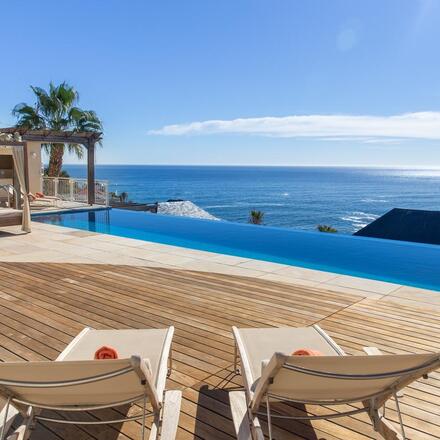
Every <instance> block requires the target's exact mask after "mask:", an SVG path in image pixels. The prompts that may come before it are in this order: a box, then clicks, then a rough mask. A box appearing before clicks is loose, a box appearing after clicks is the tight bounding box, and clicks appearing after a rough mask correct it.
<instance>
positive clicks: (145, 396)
mask: <svg viewBox="0 0 440 440" xmlns="http://www.w3.org/2000/svg"><path fill="white" fill-rule="evenodd" d="M146 411H147V394H146V393H144V400H143V403H142V427H141V439H142V440H145V412H146Z"/></svg>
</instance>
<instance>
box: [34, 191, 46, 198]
mask: <svg viewBox="0 0 440 440" xmlns="http://www.w3.org/2000/svg"><path fill="white" fill-rule="evenodd" d="M35 195H36V196H37V197H39V198H40V199H41V198H43V197H44V194H43V193H40V192H36V193H35Z"/></svg>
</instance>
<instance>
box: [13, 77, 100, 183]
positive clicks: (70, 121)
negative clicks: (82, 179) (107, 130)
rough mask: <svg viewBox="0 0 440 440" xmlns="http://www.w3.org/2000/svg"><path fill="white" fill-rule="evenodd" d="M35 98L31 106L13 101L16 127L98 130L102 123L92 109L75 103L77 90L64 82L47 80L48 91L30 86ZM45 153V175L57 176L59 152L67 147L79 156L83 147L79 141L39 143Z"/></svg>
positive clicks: (59, 164)
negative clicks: (47, 160) (47, 162)
mask: <svg viewBox="0 0 440 440" xmlns="http://www.w3.org/2000/svg"><path fill="white" fill-rule="evenodd" d="M31 89H32V91H33V92H34V94H35V96H36V98H37V101H36V103H35V104H34V105H33V106H31V105H28V104H26V103H21V104H17V105H16V106H15V107H14V109H13V110H12V114H13V115H14V116H15V117H16V118H17V124H16V125H17V127H23V128H28V129H34V130H44V129H49V130H55V131H63V130H67V131H95V132H99V131H101V130H102V123H101V121H100V119H99V118H98V116H97V115H96V113H95V112H94V111H92V110H83V109H81V108H79V107H77V106H76V104H77V103H78V100H79V95H78V92H77V91H76V90H75V88H74V87H72V86H70V85H69V84H67V83H66V82H62V83H61V84H60V85H58V86H55V85H54V84H53V83H50V84H49V91H46V90H44V89H43V88H41V87H34V86H31ZM43 148H44V149H45V150H46V152H47V154H48V155H49V167H48V173H47V174H48V175H49V176H51V177H58V176H60V174H61V169H62V166H63V156H64V153H65V150H66V148H67V150H68V152H69V153H74V154H76V156H77V157H78V158H79V159H81V158H82V157H83V156H84V149H83V146H82V145H79V144H67V145H65V144H58V143H56V144H43Z"/></svg>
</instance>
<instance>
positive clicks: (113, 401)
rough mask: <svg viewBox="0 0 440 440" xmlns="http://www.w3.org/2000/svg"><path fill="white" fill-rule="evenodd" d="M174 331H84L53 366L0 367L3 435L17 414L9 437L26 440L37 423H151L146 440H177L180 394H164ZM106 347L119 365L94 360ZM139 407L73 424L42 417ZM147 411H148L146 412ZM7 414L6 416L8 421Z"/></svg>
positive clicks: (17, 364)
mask: <svg viewBox="0 0 440 440" xmlns="http://www.w3.org/2000/svg"><path fill="white" fill-rule="evenodd" d="M173 333H174V328H173V327H170V328H168V329H149V330H131V329H129V330H93V329H89V328H87V329H84V330H83V331H82V332H81V333H80V334H79V335H78V336H77V337H76V338H75V339H74V340H73V341H72V342H71V343H70V344H69V345H68V347H67V348H66V349H65V350H64V351H63V353H62V354H61V355H60V356H59V357H58V358H57V360H56V361H55V362H52V361H47V362H46V361H44V362H5V363H0V395H1V396H2V398H3V399H4V400H5V401H6V406H5V408H4V409H3V412H2V418H1V419H0V423H3V425H4V429H3V431H2V434H1V435H2V436H4V435H6V430H7V428H9V427H10V425H11V423H12V418H13V417H14V416H15V415H16V414H17V412H20V413H21V415H22V416H23V417H24V421H23V423H22V425H21V426H20V427H19V428H18V429H17V430H16V431H15V433H14V434H13V435H15V436H16V437H13V438H20V439H26V438H27V437H28V436H29V433H30V429H31V427H32V426H33V424H34V423H35V421H38V420H44V421H47V422H58V423H70V424H107V423H122V422H125V421H130V420H141V430H142V434H141V435H142V437H141V438H142V439H143V438H144V436H145V418H146V417H148V416H152V417H153V422H152V427H151V431H150V437H149V438H150V439H151V440H152V439H156V438H158V434H159V432H160V438H161V440H172V439H174V438H175V436H176V432H177V425H178V418H179V410H180V401H181V392H180V391H165V381H166V378H167V375H168V374H169V373H170V371H171V368H172V364H171V342H172V338H173ZM103 345H111V346H112V347H114V348H115V349H116V351H117V352H118V355H119V356H118V357H119V358H118V359H105V360H94V353H95V351H96V350H97V348H99V347H101V346H103ZM136 402H140V406H141V411H140V412H139V411H138V413H137V414H135V415H130V416H121V417H117V418H116V419H114V420H104V421H101V420H96V421H93V420H89V421H73V420H71V419H67V418H51V417H46V416H44V412H43V410H44V409H51V410H56V411H67V412H69V411H71V412H77V411H93V410H97V409H104V408H114V407H118V406H123V405H131V404H134V403H136ZM147 404H150V405H151V408H152V409H151V410H149V409H147ZM8 414H9V415H8ZM0 438H2V440H3V437H0Z"/></svg>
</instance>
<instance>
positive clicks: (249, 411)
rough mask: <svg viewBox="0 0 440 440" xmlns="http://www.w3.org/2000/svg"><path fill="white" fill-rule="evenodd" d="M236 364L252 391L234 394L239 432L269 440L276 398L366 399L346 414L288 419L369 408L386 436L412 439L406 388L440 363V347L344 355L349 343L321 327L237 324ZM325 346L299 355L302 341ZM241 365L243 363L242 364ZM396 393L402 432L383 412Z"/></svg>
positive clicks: (315, 402)
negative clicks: (402, 401)
mask: <svg viewBox="0 0 440 440" xmlns="http://www.w3.org/2000/svg"><path fill="white" fill-rule="evenodd" d="M232 330H233V334H234V338H235V343H236V361H235V362H236V363H237V358H238V355H239V356H240V359H241V375H242V377H243V383H244V388H245V391H244V392H243V391H234V392H231V393H230V402H231V411H232V415H233V419H234V426H235V430H236V433H237V438H238V439H239V440H242V439H251V438H253V439H258V440H260V439H261V440H263V439H264V436H263V432H262V429H261V425H260V423H259V420H258V415H261V414H262V412H260V411H261V407H262V406H263V404H264V406H265V409H264V415H265V417H266V419H267V425H268V433H269V439H272V430H273V428H272V419H273V418H276V417H280V416H279V415H277V414H274V413H273V411H271V404H272V406H273V402H292V403H295V404H304V405H306V404H311V405H325V406H326V407H328V406H331V405H341V404H350V405H351V404H354V405H356V404H360V407H359V406H357V407H356V406H355V407H354V408H353V409H352V410H349V411H346V412H344V413H340V412H333V413H329V414H328V415H319V416H316V415H308V414H307V412H304V415H303V414H300V415H298V416H286V415H282V416H281V417H282V418H283V419H293V420H315V419H331V418H335V417H341V416H348V415H354V414H357V413H360V412H366V413H367V414H368V415H369V417H370V419H371V421H372V424H373V427H374V429H375V430H376V431H377V432H378V433H379V434H380V435H382V437H383V438H385V439H387V440H390V439H396V440H397V439H405V438H406V437H405V431H404V426H403V423H402V417H401V412H400V407H399V400H398V399H399V397H398V396H399V392H400V391H401V390H402V389H403V388H404V387H406V386H407V385H408V384H410V383H411V382H413V381H415V380H417V379H420V378H421V377H426V375H427V374H428V373H429V372H432V371H434V370H436V369H437V368H440V354H439V353H436V354H433V353H426V354H410V355H386V356H382V355H379V354H378V351H377V350H374V349H372V348H370V349H369V350H367V352H368V353H369V354H372V355H370V356H345V353H344V352H343V350H342V349H341V348H340V347H339V346H338V345H337V344H336V343H335V342H334V341H333V340H332V339H331V338H330V336H328V335H327V334H326V333H325V332H324V331H323V330H322V329H321V328H320V327H318V326H313V327H306V328H261V329H238V328H236V327H233V329H232ZM304 347H306V348H311V349H314V350H318V351H320V352H321V353H322V354H323V356H292V355H291V353H292V352H294V351H295V350H297V349H300V348H304ZM236 365H237V364H236ZM392 397H393V398H394V400H395V404H396V408H397V413H398V416H399V422H400V428H401V433H398V431H397V430H396V429H395V427H394V426H393V425H392V424H391V423H390V422H389V421H388V420H387V419H385V418H384V415H383V412H382V408H383V407H384V405H385V403H386V402H387V401H388V400H389V399H390V398H392Z"/></svg>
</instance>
